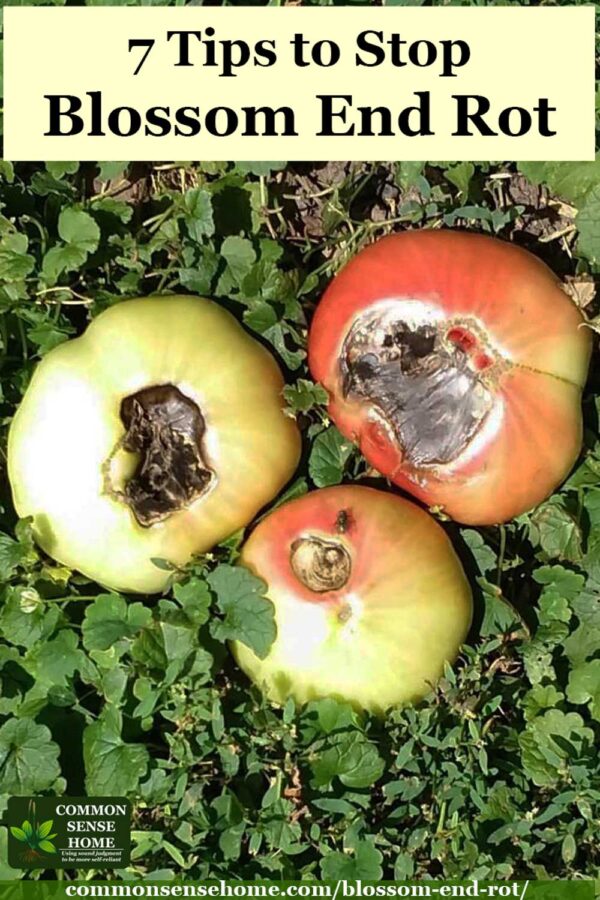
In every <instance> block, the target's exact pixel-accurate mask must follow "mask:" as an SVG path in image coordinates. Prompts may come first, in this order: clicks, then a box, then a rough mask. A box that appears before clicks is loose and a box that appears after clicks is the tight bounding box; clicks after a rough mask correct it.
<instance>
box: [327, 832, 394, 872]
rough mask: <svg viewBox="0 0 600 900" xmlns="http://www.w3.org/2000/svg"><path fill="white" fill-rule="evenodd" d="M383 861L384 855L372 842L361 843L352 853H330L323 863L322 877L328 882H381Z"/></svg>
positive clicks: (335, 851)
mask: <svg viewBox="0 0 600 900" xmlns="http://www.w3.org/2000/svg"><path fill="white" fill-rule="evenodd" d="M382 860H383V856H382V854H381V853H380V851H379V850H377V848H376V847H374V846H373V844H372V843H371V842H370V841H359V842H358V844H357V846H356V848H355V850H354V851H353V852H352V853H340V852H339V851H337V850H334V851H333V852H332V853H328V854H327V856H325V857H324V858H323V859H322V861H321V877H322V878H323V879H324V880H326V881H341V880H343V879H346V880H348V881H354V880H358V879H361V880H363V881H380V880H381V878H382V877H383V869H382V867H381V862H382Z"/></svg>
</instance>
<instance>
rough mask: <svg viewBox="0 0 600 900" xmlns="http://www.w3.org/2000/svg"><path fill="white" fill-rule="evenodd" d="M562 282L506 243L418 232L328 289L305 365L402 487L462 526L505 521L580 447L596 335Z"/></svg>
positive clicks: (345, 272)
mask: <svg viewBox="0 0 600 900" xmlns="http://www.w3.org/2000/svg"><path fill="white" fill-rule="evenodd" d="M582 322H583V318H582V315H581V313H580V312H579V310H578V309H577V307H576V306H575V305H574V303H573V302H572V301H571V300H570V298H569V297H568V296H567V295H566V293H565V292H564V291H563V290H562V288H561V284H560V281H559V279H558V278H557V277H556V276H555V275H554V273H553V272H552V271H551V270H550V269H549V268H548V267H547V266H546V265H545V264H544V263H542V262H541V261H540V260H539V259H537V258H536V257H535V256H533V255H532V254H530V253H528V252H527V251H525V250H522V249H520V248H518V247H515V246H514V245H512V244H508V243H505V242H503V241H500V240H497V239H495V238H490V237H485V236H483V235H477V234H469V233H462V232H458V231H412V232H405V233H402V234H396V235H391V236H389V237H386V238H383V239H382V240H380V241H378V242H377V243H375V244H372V245H371V246H369V247H367V248H366V249H365V250H363V251H361V252H360V253H358V254H357V256H356V257H355V258H354V259H353V260H352V261H351V262H350V263H349V264H348V265H346V266H345V267H344V268H343V269H342V271H341V272H340V273H339V274H338V276H337V277H336V278H335V279H334V281H333V282H332V284H331V285H330V286H329V288H328V289H327V291H326V293H325V295H324V297H323V299H322V300H321V302H320V304H319V306H318V308H317V311H316V314H315V317H314V319H313V322H312V327H311V331H310V338H309V362H310V367H311V371H312V373H313V376H314V377H315V379H316V380H317V381H319V382H321V384H322V385H323V386H324V387H325V388H326V389H327V391H328V392H329V396H330V406H329V409H330V413H331V417H332V419H333V420H334V422H335V423H336V424H337V426H338V428H339V429H340V431H342V432H343V433H344V435H346V437H348V438H350V439H351V440H353V441H355V442H356V443H357V444H358V445H359V447H360V449H361V451H362V453H363V454H364V456H365V457H366V459H367V460H368V461H369V462H370V463H371V465H373V466H374V467H375V468H376V469H378V470H379V471H380V472H381V473H382V474H383V475H385V476H386V477H388V478H390V479H391V480H392V481H393V482H394V483H395V484H397V485H399V486H400V487H402V488H405V489H406V490H407V491H410V492H411V493H412V494H414V495H415V496H417V497H419V498H420V499H421V500H423V501H424V502H425V503H427V504H429V505H431V506H440V507H442V508H443V509H444V510H445V511H446V512H447V513H448V514H449V515H451V516H453V517H454V518H455V519H457V520H458V521H461V522H466V523H471V524H492V523H496V522H504V521H506V520H508V519H510V518H512V517H513V516H516V515H519V514H520V513H522V512H525V511H526V510H528V509H530V508H531V507H533V506H535V505H536V504H538V503H539V502H540V501H542V500H543V499H544V498H545V497H547V496H548V495H549V494H551V493H552V491H553V490H554V488H555V487H556V486H557V485H558V484H559V483H560V482H561V481H562V480H563V479H564V478H565V476H566V475H567V473H568V472H569V470H570V469H571V467H572V465H573V463H574V461H575V459H576V458H577V456H578V454H579V451H580V447H581V433H582V419H581V391H582V387H583V385H584V383H585V379H586V376H587V370H588V365H589V356H590V349H591V339H590V332H589V329H587V328H584V327H581V325H582Z"/></svg>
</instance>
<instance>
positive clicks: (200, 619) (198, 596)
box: [173, 578, 211, 625]
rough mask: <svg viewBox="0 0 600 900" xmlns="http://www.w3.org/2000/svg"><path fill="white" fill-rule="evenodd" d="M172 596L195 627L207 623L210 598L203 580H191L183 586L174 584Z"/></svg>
mask: <svg viewBox="0 0 600 900" xmlns="http://www.w3.org/2000/svg"><path fill="white" fill-rule="evenodd" d="M173 594H174V596H175V598H176V599H177V602H178V603H180V604H181V606H182V608H183V611H184V612H185V614H186V616H187V617H188V618H189V619H190V621H192V622H193V623H194V624H195V625H204V623H205V622H208V619H209V608H210V603H211V596H210V591H209V589H208V585H207V584H206V582H205V581H204V580H202V579H200V578H191V579H190V580H189V581H186V582H185V584H175V585H174V586H173Z"/></svg>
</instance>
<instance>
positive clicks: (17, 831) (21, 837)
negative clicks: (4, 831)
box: [10, 825, 27, 843]
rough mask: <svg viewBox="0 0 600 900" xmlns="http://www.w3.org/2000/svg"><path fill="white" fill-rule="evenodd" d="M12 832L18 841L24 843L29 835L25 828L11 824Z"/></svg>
mask: <svg viewBox="0 0 600 900" xmlns="http://www.w3.org/2000/svg"><path fill="white" fill-rule="evenodd" d="M10 833H11V834H12V836H13V837H14V838H16V840H17V841H21V842H22V843H24V842H25V841H26V840H27V835H26V834H25V832H24V831H23V829H22V828H19V827H18V826H16V825H11V828H10Z"/></svg>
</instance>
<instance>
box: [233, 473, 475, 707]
mask: <svg viewBox="0 0 600 900" xmlns="http://www.w3.org/2000/svg"><path fill="white" fill-rule="evenodd" d="M241 561H242V562H243V563H244V564H245V565H246V566H248V567H249V568H250V569H251V570H252V571H253V572H254V573H255V574H256V575H258V576H259V577H260V578H262V579H263V580H264V581H265V582H266V583H267V588H268V593H267V596H268V597H269V599H270V600H271V601H272V602H273V604H274V606H275V619H276V624H277V637H276V639H275V642H274V643H273V645H272V646H271V649H270V651H269V653H268V655H267V657H266V658H265V659H259V658H258V657H257V656H256V655H255V654H254V653H253V652H252V651H251V650H250V649H249V648H248V647H247V646H246V645H245V644H242V643H239V642H238V643H236V644H234V645H233V651H234V653H235V656H236V658H237V660H238V662H239V664H240V665H241V667H242V668H243V669H244V671H245V672H246V673H247V674H248V675H249V676H250V677H251V678H252V679H253V680H254V681H255V682H256V683H257V684H258V685H259V686H260V687H261V688H262V689H263V690H264V691H265V692H266V693H267V695H268V696H269V697H271V699H273V700H275V701H277V702H280V703H283V702H285V700H286V699H287V698H288V697H289V696H292V697H294V698H295V699H296V700H297V701H298V702H299V703H305V702H306V701H308V700H312V699H317V698H320V697H328V696H333V697H338V698H340V699H342V700H346V701H348V702H350V703H352V704H353V705H354V706H356V707H362V708H365V709H368V710H372V711H373V712H378V713H381V712H383V711H384V710H385V709H387V708H388V707H389V706H392V705H394V704H397V703H405V702H410V701H413V700H417V699H419V698H420V697H422V696H423V695H424V694H426V693H427V692H428V691H429V690H430V689H431V685H432V683H433V682H435V681H436V680H437V679H438V678H439V676H440V675H441V674H442V671H443V666H444V662H445V661H448V662H452V661H453V660H454V659H455V658H456V655H457V653H458V650H459V647H460V645H461V643H462V641H463V640H464V638H465V636H466V634H467V631H468V629H469V624H470V621H471V591H470V589H469V585H468V582H467V580H466V578H465V575H464V572H463V570H462V567H461V565H460V563H459V561H458V559H457V557H456V555H455V553H454V550H453V549H452V545H451V544H450V541H449V540H448V538H447V537H446V534H445V532H444V530H443V529H442V528H441V527H440V526H439V525H438V524H437V522H436V521H435V520H434V519H433V518H432V517H431V516H429V515H428V514H427V513H426V512H424V511H423V510H422V509H419V507H418V506H416V505H415V504H414V503H411V502H410V501H408V500H404V499H402V498H401V497H397V496H394V495H392V494H388V493H385V492H383V491H376V490H373V489H372V488H366V487H357V486H356V485H348V486H343V487H332V488H325V489H324V490H320V491H315V492H314V493H312V494H308V495H307V496H305V497H301V498H300V499H298V500H294V501H292V502H291V503H287V504H285V505H284V506H282V507H280V508H279V509H277V510H275V512H273V513H272V514H271V515H269V516H267V517H266V518H265V519H263V521H262V522H261V523H260V524H259V525H258V526H257V527H256V529H255V530H254V531H253V533H252V535H251V536H250V538H249V539H248V541H247V543H246V544H245V546H244V548H243V550H242V557H241Z"/></svg>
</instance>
